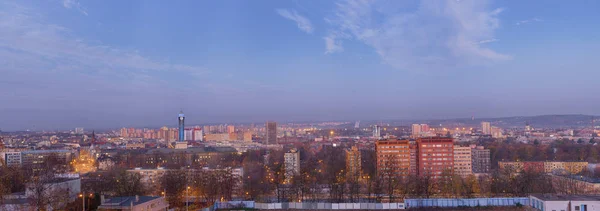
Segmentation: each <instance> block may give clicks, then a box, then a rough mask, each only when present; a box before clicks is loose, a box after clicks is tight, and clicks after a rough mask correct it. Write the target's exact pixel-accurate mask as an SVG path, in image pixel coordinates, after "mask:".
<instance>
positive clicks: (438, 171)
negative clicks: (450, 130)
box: [417, 137, 454, 179]
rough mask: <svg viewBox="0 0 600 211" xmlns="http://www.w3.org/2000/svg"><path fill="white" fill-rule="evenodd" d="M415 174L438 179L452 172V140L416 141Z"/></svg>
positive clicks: (426, 139)
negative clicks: (416, 164)
mask: <svg viewBox="0 0 600 211" xmlns="http://www.w3.org/2000/svg"><path fill="white" fill-rule="evenodd" d="M417 152H418V153H417V163H418V167H417V174H418V175H419V176H430V177H432V178H434V179H435V178H440V177H441V176H442V174H444V173H449V174H450V175H451V174H452V173H453V172H452V171H453V170H454V153H453V152H454V140H453V139H452V138H446V137H426V138H419V139H417Z"/></svg>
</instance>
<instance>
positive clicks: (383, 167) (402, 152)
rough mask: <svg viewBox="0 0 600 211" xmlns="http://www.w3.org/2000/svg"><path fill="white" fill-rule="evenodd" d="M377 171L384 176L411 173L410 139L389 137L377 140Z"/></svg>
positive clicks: (404, 175) (403, 175)
mask: <svg viewBox="0 0 600 211" xmlns="http://www.w3.org/2000/svg"><path fill="white" fill-rule="evenodd" d="M375 150H376V153H377V173H378V174H379V175H382V176H384V177H389V176H402V177H406V176H408V175H409V173H410V162H411V161H410V146H409V141H408V140H398V139H388V140H378V141H377V142H375Z"/></svg>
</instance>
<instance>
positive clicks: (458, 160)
mask: <svg viewBox="0 0 600 211" xmlns="http://www.w3.org/2000/svg"><path fill="white" fill-rule="evenodd" d="M472 162H473V160H472V159H471V147H468V146H467V147H461V146H456V145H455V146H454V174H457V175H459V176H462V177H465V176H467V175H470V174H472V173H473V169H472V167H471V165H472Z"/></svg>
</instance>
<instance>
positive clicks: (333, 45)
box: [323, 34, 344, 54]
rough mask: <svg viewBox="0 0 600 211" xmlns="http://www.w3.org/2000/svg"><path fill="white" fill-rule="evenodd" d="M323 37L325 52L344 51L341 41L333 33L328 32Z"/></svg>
mask: <svg viewBox="0 0 600 211" xmlns="http://www.w3.org/2000/svg"><path fill="white" fill-rule="evenodd" d="M323 39H324V40H325V54H330V53H336V52H342V51H344V47H342V41H341V40H340V39H337V38H336V36H335V35H333V34H330V35H328V36H326V37H323Z"/></svg>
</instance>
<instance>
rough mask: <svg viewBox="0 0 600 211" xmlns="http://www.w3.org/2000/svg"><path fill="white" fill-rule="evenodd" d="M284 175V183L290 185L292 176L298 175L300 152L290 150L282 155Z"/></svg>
mask: <svg viewBox="0 0 600 211" xmlns="http://www.w3.org/2000/svg"><path fill="white" fill-rule="evenodd" d="M283 162H284V163H283V165H284V169H285V172H284V175H285V181H286V183H290V182H291V180H292V177H294V175H298V174H300V152H298V151H297V150H296V149H291V150H290V151H289V152H286V153H285V154H284V155H283Z"/></svg>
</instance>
